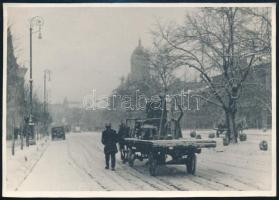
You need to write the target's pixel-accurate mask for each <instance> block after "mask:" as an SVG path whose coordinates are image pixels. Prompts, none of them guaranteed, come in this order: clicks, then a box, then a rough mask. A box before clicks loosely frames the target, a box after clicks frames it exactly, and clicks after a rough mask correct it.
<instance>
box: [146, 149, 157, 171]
mask: <svg viewBox="0 0 279 200" xmlns="http://www.w3.org/2000/svg"><path fill="white" fill-rule="evenodd" d="M148 163H149V173H150V175H151V176H156V175H157V167H158V163H157V160H156V159H155V158H154V155H153V154H152V153H150V154H149V156H148Z"/></svg>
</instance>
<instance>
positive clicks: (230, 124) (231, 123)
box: [226, 110, 238, 143]
mask: <svg viewBox="0 0 279 200" xmlns="http://www.w3.org/2000/svg"><path fill="white" fill-rule="evenodd" d="M226 123H227V129H228V131H227V135H226V137H227V138H228V139H229V142H230V143H237V142H238V141H237V138H238V130H237V128H236V124H235V112H234V111H232V110H228V111H226Z"/></svg>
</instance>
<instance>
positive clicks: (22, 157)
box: [6, 137, 49, 191]
mask: <svg viewBox="0 0 279 200" xmlns="http://www.w3.org/2000/svg"><path fill="white" fill-rule="evenodd" d="M48 145H49V139H48V138H46V137H45V138H42V139H41V140H39V141H37V144H36V145H31V146H29V147H24V149H23V150H20V149H17V151H16V152H15V155H14V156H12V155H11V153H10V148H9V147H7V152H6V153H7V160H6V188H7V190H13V191H15V190H17V189H18V188H19V187H20V185H21V184H22V183H23V181H24V180H25V179H26V178H27V177H28V175H29V174H30V173H31V172H32V170H33V168H34V167H35V166H36V164H37V162H38V161H39V160H40V158H41V157H42V156H43V154H44V152H45V150H46V149H47V147H48Z"/></svg>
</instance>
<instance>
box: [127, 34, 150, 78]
mask: <svg viewBox="0 0 279 200" xmlns="http://www.w3.org/2000/svg"><path fill="white" fill-rule="evenodd" d="M148 59H149V55H148V53H147V52H146V50H145V49H144V48H143V46H142V45H141V40H140V39H139V43H138V46H137V47H136V49H135V50H134V51H133V53H132V56H131V79H132V80H144V79H146V78H147V77H148V76H149V62H148Z"/></svg>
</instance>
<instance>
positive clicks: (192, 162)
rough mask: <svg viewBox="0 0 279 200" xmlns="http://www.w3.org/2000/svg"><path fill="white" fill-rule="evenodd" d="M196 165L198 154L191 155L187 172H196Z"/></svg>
mask: <svg viewBox="0 0 279 200" xmlns="http://www.w3.org/2000/svg"><path fill="white" fill-rule="evenodd" d="M196 165H197V156H196V154H192V155H189V157H188V159H187V163H186V168H187V172H188V173H189V174H193V175H194V174H195V173H196Z"/></svg>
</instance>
